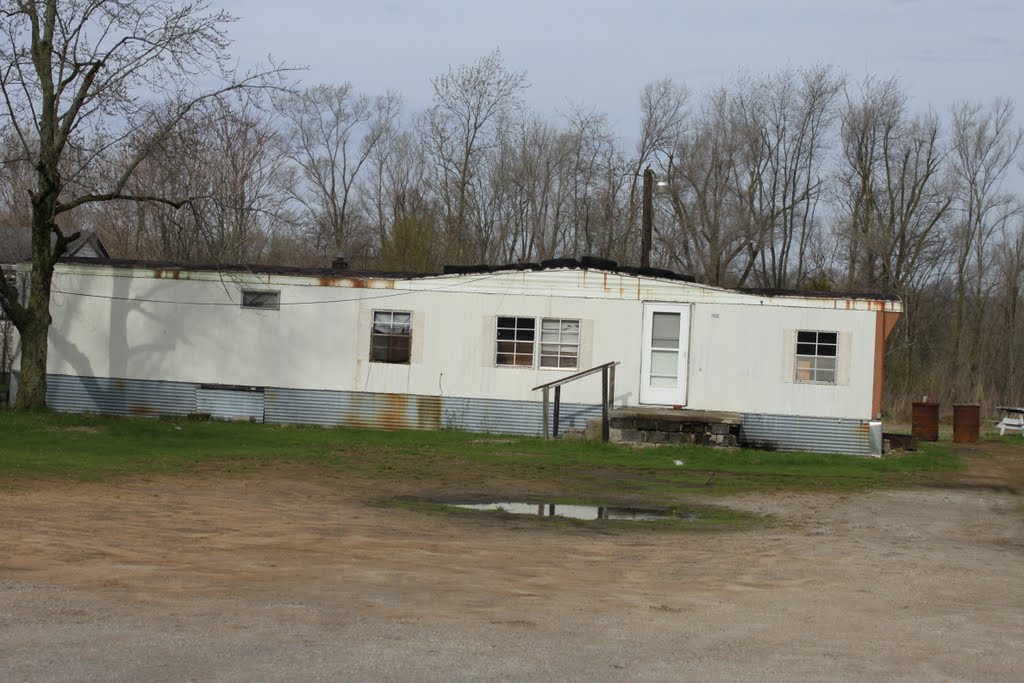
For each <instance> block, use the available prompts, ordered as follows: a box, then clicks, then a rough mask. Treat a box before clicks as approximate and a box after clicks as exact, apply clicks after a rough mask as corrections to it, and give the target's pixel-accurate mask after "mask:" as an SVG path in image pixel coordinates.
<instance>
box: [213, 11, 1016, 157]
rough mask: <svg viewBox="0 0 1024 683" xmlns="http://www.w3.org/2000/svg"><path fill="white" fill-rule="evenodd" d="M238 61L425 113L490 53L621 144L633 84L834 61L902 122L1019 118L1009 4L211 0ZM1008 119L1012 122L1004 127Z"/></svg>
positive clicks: (630, 123)
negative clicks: (450, 74) (225, 21)
mask: <svg viewBox="0 0 1024 683" xmlns="http://www.w3.org/2000/svg"><path fill="white" fill-rule="evenodd" d="M214 4H215V5H216V6H218V7H220V8H223V9H226V10H228V11H229V12H230V13H232V14H234V15H235V16H237V17H238V18H239V19H238V21H237V22H236V23H235V24H234V25H232V26H231V27H230V29H229V31H230V35H231V37H232V38H233V40H234V41H235V42H234V45H233V47H232V54H233V55H234V57H235V58H236V59H237V60H238V62H239V64H240V65H241V66H243V67H244V66H249V65H252V64H255V63H257V62H259V61H260V60H264V59H265V58H266V56H267V55H268V54H269V55H272V56H273V57H274V58H275V59H277V60H283V61H284V62H285V63H287V64H288V65H291V66H305V67H308V70H306V71H304V72H303V73H301V74H300V75H299V77H300V78H301V79H302V81H303V83H304V84H307V85H313V84H316V83H340V82H344V81H348V82H351V83H352V84H353V85H354V86H355V87H356V89H357V90H359V91H361V92H365V93H367V94H371V95H373V94H379V93H382V92H384V91H387V90H397V91H399V92H400V93H401V94H402V95H403V97H404V100H405V103H406V108H407V110H410V111H419V110H422V109H425V108H426V107H427V106H429V104H430V98H431V95H432V90H431V85H430V79H431V78H432V77H434V76H437V75H439V74H442V73H444V72H446V71H447V70H448V68H449V67H450V66H458V65H460V64H471V63H472V62H474V61H476V60H477V59H479V58H480V57H482V56H484V55H486V54H488V53H490V52H492V51H493V50H494V49H495V48H500V49H501V51H502V54H503V56H504V60H505V64H506V66H507V68H508V69H510V70H513V71H526V73H527V80H528V82H529V83H530V84H531V85H530V88H529V90H528V91H527V93H526V100H527V103H528V105H529V107H530V108H531V109H532V110H533V111H535V112H536V113H538V114H539V115H541V116H543V117H545V118H550V119H555V118H557V117H558V116H560V115H564V114H566V113H567V112H569V111H570V110H571V109H572V108H573V107H574V106H575V107H580V108H582V109H584V110H587V111H589V110H596V111H597V112H601V113H604V114H606V115H607V116H608V118H609V122H610V124H611V126H612V128H613V130H615V131H617V132H618V133H619V134H620V135H621V136H622V137H623V139H624V140H626V141H627V142H628V141H630V140H635V137H636V132H637V131H636V129H637V128H638V126H639V118H640V117H639V107H638V104H637V102H638V95H639V92H640V89H641V87H642V86H643V85H644V84H645V83H648V82H651V81H656V80H658V79H660V78H663V77H666V76H668V77H671V78H672V79H674V80H676V81H677V82H684V83H686V85H687V86H688V87H689V88H690V90H691V91H693V92H694V93H697V94H699V93H701V92H703V91H705V90H707V89H709V88H713V87H715V86H718V85H721V84H723V83H727V82H728V81H729V80H730V79H732V78H734V77H735V76H736V75H737V74H738V73H739V72H740V71H741V70H745V71H748V72H753V73H770V72H774V71H776V70H778V69H779V68H781V67H785V66H787V65H788V66H793V67H801V66H812V65H832V66H835V67H837V68H839V69H840V70H842V71H844V72H847V73H849V74H850V75H851V76H853V78H854V79H855V80H856V79H860V78H862V77H864V76H865V75H867V74H872V75H875V76H880V77H885V78H888V77H890V76H893V75H896V76H898V77H899V78H900V80H901V82H902V84H903V87H904V89H905V91H906V92H907V94H908V95H909V96H910V107H911V109H912V110H913V111H915V112H924V111H927V110H928V109H929V108H930V109H932V110H935V111H936V112H938V113H940V114H943V115H944V114H945V113H946V112H947V111H948V109H949V107H950V105H951V104H952V103H953V102H955V101H958V100H972V101H981V102H985V103H988V102H991V101H992V100H993V99H994V98H996V97H1000V96H1001V97H1009V98H1010V99H1012V100H1013V101H1014V102H1015V103H1016V105H1017V106H1018V107H1022V108H1024V39H1022V37H1021V30H1022V29H1024V2H1021V1H1020V0H677V1H675V2H671V1H668V0H632V1H628V2H624V1H622V0H618V1H616V2H610V1H608V0H546V1H544V0H506V1H505V2H488V1H487V0H475V1H468V0H424V1H421V2H416V1H413V0H368V1H367V0H363V1H360V2H356V1H354V0H333V1H332V0H287V1H286V2H282V1H281V0H244V1H242V0H214ZM1022 118H1024V117H1022V115H1021V113H1020V112H1019V113H1018V120H1021V119H1022Z"/></svg>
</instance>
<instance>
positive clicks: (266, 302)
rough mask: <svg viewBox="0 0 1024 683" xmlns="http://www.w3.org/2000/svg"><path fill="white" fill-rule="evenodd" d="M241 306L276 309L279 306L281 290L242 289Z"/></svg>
mask: <svg viewBox="0 0 1024 683" xmlns="http://www.w3.org/2000/svg"><path fill="white" fill-rule="evenodd" d="M242 308H257V309H262V310H266V311H277V310H280V308H281V292H272V291H267V290H243V291H242Z"/></svg>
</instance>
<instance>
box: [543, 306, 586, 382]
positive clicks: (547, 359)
mask: <svg viewBox="0 0 1024 683" xmlns="http://www.w3.org/2000/svg"><path fill="white" fill-rule="evenodd" d="M579 358H580V321H579V320H572V319H567V318H543V319H542V320H541V321H540V366H541V367H542V368H562V369H569V370H575V369H576V368H577V367H579Z"/></svg>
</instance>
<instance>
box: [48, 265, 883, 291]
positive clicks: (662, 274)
mask: <svg viewBox="0 0 1024 683" xmlns="http://www.w3.org/2000/svg"><path fill="white" fill-rule="evenodd" d="M60 262H61V263H73V264H76V265H87V266H106V267H110V268H126V269H147V270H187V271H205V272H229V273H253V274H267V275H286V276H296V277H315V278H355V279H374V278H378V279H392V280H418V279H424V278H432V277H441V276H445V275H472V274H481V273H501V272H515V271H544V270H558V269H570V270H600V271H604V272H611V273H617V274H620V275H627V276H635V277H645V278H654V279H661V280H674V281H676V282H686V283H696V279H695V278H694V277H693V276H691V275H686V274H683V273H676V272H674V271H671V270H666V269H664V268H649V267H647V268H645V267H639V266H620V265H619V264H618V263H616V262H615V261H612V260H610V259H602V258H597V257H590V256H584V257H582V258H580V259H574V258H558V259H548V260H545V261H541V262H540V263H508V264H504V265H487V264H477V265H447V266H444V269H443V271H442V272H441V273H436V272H435V273H415V272H404V271H390V270H374V269H359V268H348V267H344V268H337V267H326V268H325V267H309V266H278V265H267V264H239V263H219V264H209V263H185V262H178V261H149V260H140V259H103V258H85V257H77V256H71V257H64V258H61V259H60ZM718 289H723V290H727V291H734V292H739V293H742V294H750V295H753V296H762V297H772V298H775V297H801V298H820V299H871V300H876V301H899V300H900V299H899V297H898V296H896V295H895V294H885V293H881V292H870V291H826V290H800V289H775V288H758V287H738V288H737V287H718Z"/></svg>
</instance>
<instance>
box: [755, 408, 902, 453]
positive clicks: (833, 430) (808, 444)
mask: <svg viewBox="0 0 1024 683" xmlns="http://www.w3.org/2000/svg"><path fill="white" fill-rule="evenodd" d="M881 429H882V427H881V423H880V422H873V421H868V420H852V419H843V418H834V417H799V416H793V415H751V414H745V415H744V416H743V422H742V424H741V425H740V443H741V444H742V445H744V446H753V447H757V448H768V449H771V450H777V451H807V452H810V453H844V454H849V455H865V456H876V457H877V456H879V455H881V442H882V439H881ZM875 432H877V434H875Z"/></svg>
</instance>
